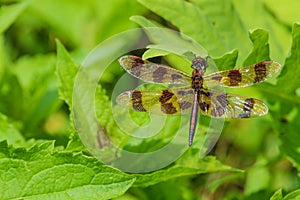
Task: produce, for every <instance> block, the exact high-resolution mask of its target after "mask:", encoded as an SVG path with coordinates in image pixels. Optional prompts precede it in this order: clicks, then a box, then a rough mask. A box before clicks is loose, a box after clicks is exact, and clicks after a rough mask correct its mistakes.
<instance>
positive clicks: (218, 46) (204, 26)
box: [139, 0, 230, 56]
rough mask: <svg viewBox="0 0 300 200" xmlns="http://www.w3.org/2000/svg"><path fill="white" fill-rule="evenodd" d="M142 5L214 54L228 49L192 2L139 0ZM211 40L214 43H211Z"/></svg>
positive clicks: (209, 22)
mask: <svg viewBox="0 0 300 200" xmlns="http://www.w3.org/2000/svg"><path fill="white" fill-rule="evenodd" d="M139 2H140V3H142V4H143V5H144V6H146V7H147V8H148V9H150V10H152V11H153V12H155V13H157V14H158V15H160V16H162V17H163V18H165V19H166V20H168V21H170V22H171V23H172V24H174V25H175V26H176V27H178V28H179V30H180V32H182V33H184V34H186V35H188V36H190V37H192V38H193V39H195V40H196V41H197V42H199V43H200V44H201V45H203V46H204V48H206V49H207V50H208V52H209V53H210V54H211V55H213V56H216V55H218V53H219V52H220V51H223V52H224V51H225V52H226V51H229V50H230V49H228V48H226V45H224V43H223V42H222V40H220V39H219V38H220V36H219V34H218V32H217V31H216V29H215V28H214V27H213V24H212V23H211V21H210V20H209V19H208V18H207V16H206V15H205V14H204V13H203V11H202V10H201V9H200V8H199V7H197V6H195V5H194V4H192V3H190V2H186V1H181V0H175V1H174V0H166V1H160V0H139ZM212 41H214V44H213V45H212Z"/></svg>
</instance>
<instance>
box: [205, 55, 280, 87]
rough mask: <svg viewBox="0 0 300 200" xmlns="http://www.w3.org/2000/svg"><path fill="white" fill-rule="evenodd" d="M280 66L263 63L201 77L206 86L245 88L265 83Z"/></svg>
mask: <svg viewBox="0 0 300 200" xmlns="http://www.w3.org/2000/svg"><path fill="white" fill-rule="evenodd" d="M280 68H281V65H280V64H279V63H277V62H275V61H264V62H260V63H256V64H253V65H249V66H246V67H242V68H239V69H238V68H236V69H232V70H225V71H218V72H214V73H211V74H208V75H206V76H203V78H204V82H205V84H207V85H208V86H213V85H218V86H223V87H246V86H250V85H253V84H256V83H260V82H263V81H265V80H266V79H267V78H268V77H271V76H273V75H275V74H276V73H277V72H278V71H279V70H280Z"/></svg>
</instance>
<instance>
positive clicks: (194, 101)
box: [116, 55, 281, 146]
mask: <svg viewBox="0 0 300 200" xmlns="http://www.w3.org/2000/svg"><path fill="white" fill-rule="evenodd" d="M119 63H120V65H121V66H122V67H123V68H124V69H125V70H126V72H127V73H129V74H131V75H132V76H134V77H136V78H138V79H140V80H143V81H145V82H147V83H154V84H166V85H174V86H175V87H168V88H166V89H162V90H129V91H125V92H123V93H121V94H120V95H119V96H118V97H117V99H116V101H117V103H118V104H120V105H122V106H125V107H128V108H130V109H132V110H135V111H139V112H150V113H154V114H161V115H180V114H190V115H191V116H190V125H189V138H188V145H189V146H191V145H192V143H193V138H194V134H195V130H196V125H197V123H198V112H199V111H200V114H202V115H206V116H209V117H213V118H225V119H232V118H250V117H257V116H263V115H266V114H267V113H268V107H267V105H266V104H265V103H263V102H262V101H261V100H258V99H255V98H251V97H244V96H239V95H235V94H229V93H226V92H223V91H221V90H218V89H214V88H212V87H213V86H221V87H232V88H237V87H246V86H251V85H253V84H257V83H261V82H263V81H265V80H267V78H269V77H272V76H274V75H275V74H276V73H277V72H278V71H279V70H280V69H281V65H280V64H279V63H277V62H275V61H271V60H270V61H263V62H259V63H256V64H252V65H249V66H245V67H241V68H233V69H229V70H224V71H216V72H213V73H210V74H208V75H204V73H205V71H206V69H207V67H208V63H207V58H206V59H205V58H202V57H201V56H197V57H195V58H194V59H193V60H192V65H191V68H192V69H193V72H192V74H191V75H189V74H187V73H185V72H183V71H180V70H177V69H175V68H172V67H169V66H166V65H162V64H156V63H152V62H150V61H147V60H143V59H142V58H140V57H138V56H133V55H126V56H123V57H121V58H120V59H119Z"/></svg>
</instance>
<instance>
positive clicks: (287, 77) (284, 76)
mask: <svg viewBox="0 0 300 200" xmlns="http://www.w3.org/2000/svg"><path fill="white" fill-rule="evenodd" d="M299 44H300V24H294V26H293V32H292V47H291V54H290V56H289V57H287V58H286V60H285V64H284V67H283V69H282V71H281V74H280V76H279V77H278V83H277V84H278V86H279V87H280V89H281V90H282V91H284V93H286V94H293V95H295V90H296V89H297V88H299V87H300V79H298V78H295V77H298V76H299V75H300V66H299V63H300V49H299ZM287 83H288V84H287Z"/></svg>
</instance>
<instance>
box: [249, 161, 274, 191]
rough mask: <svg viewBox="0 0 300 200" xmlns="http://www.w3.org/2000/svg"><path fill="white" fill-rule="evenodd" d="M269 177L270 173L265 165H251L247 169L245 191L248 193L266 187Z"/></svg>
mask: <svg viewBox="0 0 300 200" xmlns="http://www.w3.org/2000/svg"><path fill="white" fill-rule="evenodd" d="M258 179H259V181H257V180H258ZM270 179H271V175H270V172H269V171H268V169H267V167H266V166H259V165H257V166H255V167H251V168H250V169H249V170H248V171H247V179H246V180H247V181H246V184H245V193H246V194H247V195H250V194H254V193H256V192H259V191H263V190H266V189H268V186H269V183H270Z"/></svg>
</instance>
